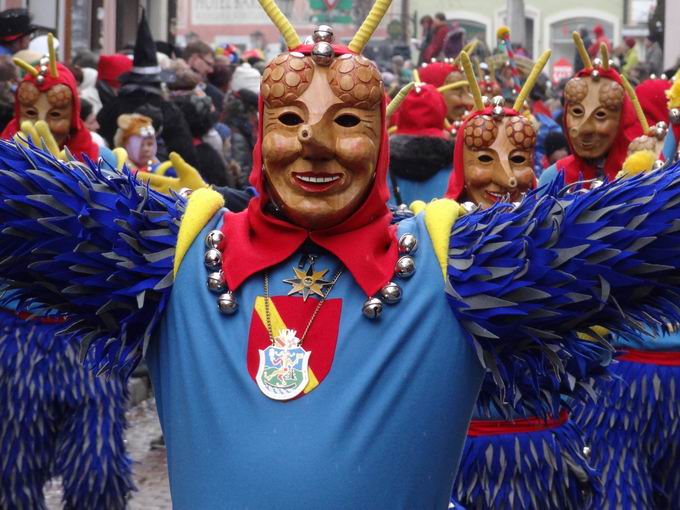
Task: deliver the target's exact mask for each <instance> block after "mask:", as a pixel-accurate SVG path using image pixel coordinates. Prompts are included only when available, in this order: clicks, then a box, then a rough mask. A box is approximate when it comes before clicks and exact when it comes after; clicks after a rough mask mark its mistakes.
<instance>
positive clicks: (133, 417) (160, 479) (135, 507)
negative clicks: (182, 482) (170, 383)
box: [45, 398, 172, 510]
mask: <svg viewBox="0 0 680 510" xmlns="http://www.w3.org/2000/svg"><path fill="white" fill-rule="evenodd" d="M128 421H129V424H130V427H129V428H128V430H127V434H126V441H127V446H128V453H129V455H130V456H131V457H132V459H133V461H134V465H133V468H132V469H133V471H134V478H135V484H136V485H137V489H138V490H137V491H136V492H134V493H133V495H132V499H131V500H130V504H129V506H128V508H129V509H130V510H171V509H172V504H171V503H170V489H169V487H168V470H167V463H166V458H165V449H160V450H151V449H150V448H149V443H150V442H151V440H152V439H155V438H157V437H158V436H160V433H161V427H160V424H159V423H158V415H157V414H156V402H155V401H154V399H153V398H149V399H147V400H144V401H143V402H141V403H139V404H137V405H136V406H135V407H133V408H132V409H130V410H129V411H128ZM61 494H62V488H61V483H60V481H59V480H54V481H53V482H52V483H51V484H50V486H48V487H46V489H45V495H46V499H47V507H48V509H49V510H61V508H62V507H61Z"/></svg>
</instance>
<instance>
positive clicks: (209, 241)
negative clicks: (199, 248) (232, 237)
mask: <svg viewBox="0 0 680 510" xmlns="http://www.w3.org/2000/svg"><path fill="white" fill-rule="evenodd" d="M223 239H224V234H223V233H222V231H221V230H211V231H210V232H208V235H207V236H205V245H206V246H207V247H208V248H217V247H218V246H219V245H220V243H221V242H222V240H223Z"/></svg>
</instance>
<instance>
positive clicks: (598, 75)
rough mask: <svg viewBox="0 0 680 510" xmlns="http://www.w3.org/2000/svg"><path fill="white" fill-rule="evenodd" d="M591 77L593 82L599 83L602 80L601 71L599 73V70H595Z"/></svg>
mask: <svg viewBox="0 0 680 510" xmlns="http://www.w3.org/2000/svg"><path fill="white" fill-rule="evenodd" d="M590 77H591V78H592V79H593V80H595V81H598V80H599V79H600V71H598V70H597V69H595V70H594V71H593V72H592V73H591V74H590Z"/></svg>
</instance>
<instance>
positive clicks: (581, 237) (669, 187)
mask: <svg viewBox="0 0 680 510" xmlns="http://www.w3.org/2000/svg"><path fill="white" fill-rule="evenodd" d="M568 190H569V189H568V188H562V183H561V181H560V180H557V181H555V183H553V185H552V186H550V187H548V188H547V189H546V188H543V189H542V190H541V193H540V194H539V193H536V192H533V193H532V194H530V195H529V196H528V197H527V198H526V199H525V200H524V201H523V202H522V203H521V204H520V205H519V206H518V207H515V206H513V205H511V204H499V205H498V206H496V207H494V208H492V209H489V210H486V211H480V212H478V213H475V214H470V215H468V216H465V217H463V218H461V219H459V220H458V221H457V222H456V224H455V225H454V227H453V229H452V233H451V237H450V242H449V260H448V270H447V279H448V285H447V297H448V299H449V303H450V305H451V307H452V309H453V311H454V313H455V314H456V316H457V317H458V319H459V320H460V321H461V323H462V325H463V326H464V328H465V329H466V330H467V332H468V334H469V336H470V338H471V339H472V341H473V343H474V345H475V348H476V349H477V352H478V356H479V358H480V360H481V361H482V363H483V364H484V366H486V367H487V368H488V369H489V370H490V371H491V373H492V374H493V377H494V380H495V382H496V384H497V386H498V387H500V388H501V390H502V397H503V400H504V401H509V402H513V401H515V400H516V399H518V398H520V397H521V398H525V397H526V396H527V395H526V394H524V395H519V394H518V391H520V388H519V386H518V383H517V379H518V378H525V379H527V378H533V379H535V380H536V381H538V379H539V378H543V377H545V378H549V379H552V380H554V384H553V386H554V387H559V385H560V384H561V381H562V380H564V379H565V378H567V379H568V378H569V377H572V376H573V374H572V373H571V372H572V368H570V364H569V363H568V360H570V359H572V358H577V359H578V358H579V357H582V356H583V352H582V351H583V349H584V348H585V349H588V348H589V346H590V345H591V344H592V342H593V341H594V342H595V343H596V344H599V345H602V346H606V343H605V340H604V339H603V338H601V337H598V336H597V335H596V334H595V336H596V338H595V339H594V340H581V339H579V338H578V336H577V335H575V334H573V333H576V332H579V331H585V330H587V328H589V327H591V326H594V325H600V326H603V327H605V328H606V329H608V330H610V331H611V332H613V333H615V334H624V335H631V334H638V333H639V332H640V331H642V330H644V329H645V328H652V329H657V330H663V329H664V328H666V325H667V324H673V323H677V322H678V321H680V308H679V307H678V306H677V305H676V304H675V303H677V302H678V297H680V296H679V295H678V294H679V292H678V285H680V258H679V257H678V251H679V250H680V233H679V231H680V221H678V220H677V218H678V216H679V215H680V205H679V204H680V164H677V165H675V166H674V167H672V168H670V169H668V170H664V171H663V172H660V171H657V172H651V173H646V174H641V175H639V176H635V177H632V178H630V179H624V180H617V181H613V182H612V183H609V184H606V185H604V186H601V187H599V188H597V189H594V190H592V191H590V192H577V193H568ZM584 342H589V343H584ZM571 366H572V367H573V366H575V365H574V364H573V363H572V364H571ZM576 368H578V366H577V365H576ZM526 370H528V371H529V372H528V374H522V373H521V371H526ZM527 380H530V379H527ZM531 386H533V389H534V390H537V389H538V385H537V384H533V385H529V387H527V388H524V391H530V390H531Z"/></svg>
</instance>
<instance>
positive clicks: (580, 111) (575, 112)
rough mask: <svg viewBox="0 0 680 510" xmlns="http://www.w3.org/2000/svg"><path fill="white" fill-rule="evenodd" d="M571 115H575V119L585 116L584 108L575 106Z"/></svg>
mask: <svg viewBox="0 0 680 510" xmlns="http://www.w3.org/2000/svg"><path fill="white" fill-rule="evenodd" d="M571 114H572V115H574V116H575V117H580V116H581V115H583V108H581V107H580V106H573V107H572V108H571Z"/></svg>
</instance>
